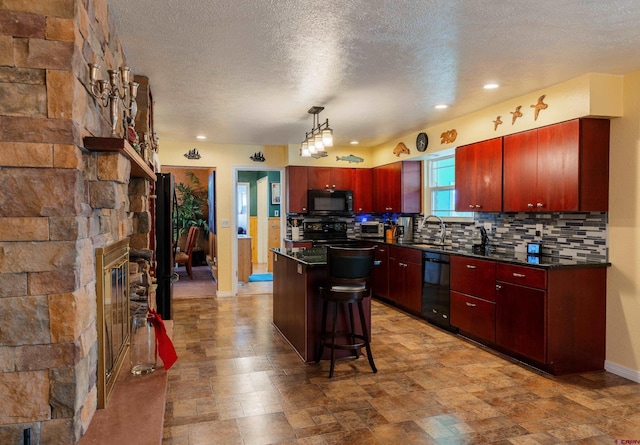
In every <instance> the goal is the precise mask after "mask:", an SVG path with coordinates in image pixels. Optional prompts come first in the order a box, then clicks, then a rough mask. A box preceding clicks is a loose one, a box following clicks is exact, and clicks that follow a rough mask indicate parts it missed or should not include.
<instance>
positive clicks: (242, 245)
mask: <svg viewBox="0 0 640 445" xmlns="http://www.w3.org/2000/svg"><path fill="white" fill-rule="evenodd" d="M234 170H235V174H234V185H233V187H234V188H233V190H235V193H233V197H234V201H235V202H234V203H233V205H234V206H235V209H234V212H233V217H234V219H235V221H233V222H232V227H234V228H235V229H239V228H240V227H241V225H242V221H244V217H243V215H242V214H241V213H240V212H241V211H242V204H243V201H242V200H243V196H242V193H243V191H244V190H245V188H244V184H249V196H248V198H247V203H248V205H247V208H248V221H249V222H248V228H247V229H246V230H247V234H246V235H245V236H246V237H248V238H250V240H249V241H248V240H246V239H242V237H243V235H241V234H238V235H237V236H236V242H235V243H234V249H233V251H232V256H233V264H234V265H235V266H236V269H235V272H237V275H236V277H237V278H236V279H235V280H234V281H233V285H234V288H233V292H234V294H236V295H237V294H239V293H243V294H244V293H246V292H247V291H249V290H250V289H249V288H251V289H253V286H254V285H256V286H263V287H261V288H260V289H261V290H263V292H260V293H265V292H270V289H269V290H265V289H266V287H268V286H271V282H270V281H262V280H264V279H265V277H264V275H267V276H268V275H270V272H271V271H272V270H273V265H272V264H271V261H272V257H273V252H271V251H270V249H271V248H274V247H282V246H281V244H282V239H283V238H284V233H283V231H284V223H283V221H282V219H283V214H282V212H281V203H280V200H281V198H280V190H281V178H282V177H283V176H284V171H283V169H265V168H264V167H262V168H261V167H258V166H256V167H237V168H235V169H234ZM274 190H275V191H276V192H277V193H275V192H274ZM247 244H250V249H251V273H250V275H263V276H254V277H252V281H251V283H250V284H251V286H247V285H244V284H242V283H246V280H245V279H244V278H246V277H245V274H244V273H243V274H242V277H241V272H244V271H245V270H246V257H247V255H246V252H247ZM256 280H260V281H256Z"/></svg>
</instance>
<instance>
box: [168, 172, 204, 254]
mask: <svg viewBox="0 0 640 445" xmlns="http://www.w3.org/2000/svg"><path fill="white" fill-rule="evenodd" d="M187 177H188V178H189V181H190V184H185V183H183V182H179V183H177V184H176V199H177V205H176V209H175V212H174V230H175V231H176V234H175V235H176V238H177V239H180V238H182V237H183V236H185V235H186V234H187V232H188V231H189V228H190V227H191V226H196V227H198V228H200V229H201V233H202V234H203V235H204V236H205V237H206V236H207V235H208V234H209V222H208V218H207V217H208V215H207V212H206V209H207V197H208V196H207V190H206V189H203V188H201V187H199V186H200V179H198V177H197V176H196V175H195V174H194V173H193V172H187ZM196 246H197V241H196Z"/></svg>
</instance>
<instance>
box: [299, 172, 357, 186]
mask: <svg viewBox="0 0 640 445" xmlns="http://www.w3.org/2000/svg"><path fill="white" fill-rule="evenodd" d="M354 170H355V169H353V168H338V167H307V175H308V176H307V188H309V189H316V190H353V176H354Z"/></svg>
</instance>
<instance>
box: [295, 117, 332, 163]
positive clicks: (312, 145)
mask: <svg viewBox="0 0 640 445" xmlns="http://www.w3.org/2000/svg"><path fill="white" fill-rule="evenodd" d="M322 110H324V107H311V108H310V109H309V111H308V113H309V114H312V115H313V127H311V131H310V132H308V133H305V138H304V141H302V144H301V146H300V156H302V157H313V158H323V157H325V156H327V152H326V150H325V148H326V147H333V130H332V129H331V128H330V127H329V119H327V120H326V121H325V122H324V123H322V124H321V123H320V112H321V111H322Z"/></svg>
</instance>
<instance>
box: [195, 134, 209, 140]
mask: <svg viewBox="0 0 640 445" xmlns="http://www.w3.org/2000/svg"><path fill="white" fill-rule="evenodd" d="M206 138H207V137H206V136H203V135H201V134H199V135H198V136H196V139H206Z"/></svg>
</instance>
